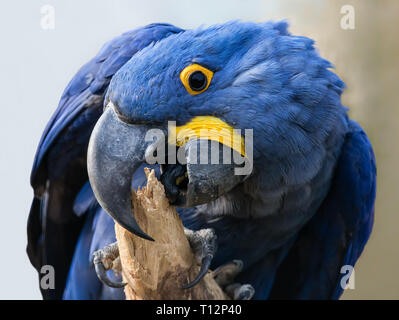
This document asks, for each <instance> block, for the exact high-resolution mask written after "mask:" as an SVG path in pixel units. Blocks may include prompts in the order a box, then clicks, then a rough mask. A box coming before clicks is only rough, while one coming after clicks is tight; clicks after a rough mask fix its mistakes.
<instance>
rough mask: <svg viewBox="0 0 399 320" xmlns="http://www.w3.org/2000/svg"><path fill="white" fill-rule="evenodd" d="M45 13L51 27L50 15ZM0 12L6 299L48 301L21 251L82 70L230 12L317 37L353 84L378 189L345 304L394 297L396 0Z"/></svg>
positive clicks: (56, 4)
mask: <svg viewBox="0 0 399 320" xmlns="http://www.w3.org/2000/svg"><path fill="white" fill-rule="evenodd" d="M48 5H49V6H50V7H49V6H48ZM348 5H349V6H351V7H349V9H348ZM343 6H346V7H343ZM49 8H50V11H51V10H53V13H54V21H53V22H54V23H52V22H51V21H46V20H43V19H44V18H43V14H44V13H45V12H47V13H48V10H49ZM351 8H353V9H354V16H353V15H352V16H351V17H348V16H347V15H348V14H351V11H352V9H351ZM341 10H342V12H341ZM0 17H1V18H0V39H1V40H0V41H1V50H0V70H1V74H2V77H0V90H1V106H0V110H1V120H2V121H1V125H0V137H1V139H0V195H1V196H0V197H1V198H0V199H1V210H2V212H1V214H2V220H1V223H0V250H1V257H2V258H1V263H0V299H40V298H41V295H40V293H39V287H38V281H37V273H36V271H35V270H34V269H33V267H32V266H31V264H30V262H29V260H28V258H27V255H26V253H25V247H26V241H27V240H26V221H27V217H28V212H29V208H30V204H31V200H32V196H33V193H32V190H31V188H30V185H29V175H30V169H31V165H32V162H33V157H34V154H35V150H36V147H37V144H38V142H39V139H40V136H41V133H42V131H43V129H44V127H45V125H46V123H47V121H48V120H49V118H50V116H51V114H52V113H53V111H54V109H55V108H56V106H57V104H58V100H59V98H60V96H61V94H62V91H63V90H64V88H65V86H66V85H67V83H68V82H69V80H70V79H71V78H72V77H73V75H74V74H75V73H76V71H77V70H78V69H79V68H80V67H81V66H82V65H83V64H84V63H85V62H87V61H88V60H89V59H91V58H92V57H93V56H94V55H95V54H96V53H97V51H98V50H99V49H100V47H101V46H102V44H103V43H104V42H106V41H107V40H109V39H111V38H113V37H115V36H117V35H119V34H120V33H122V32H124V31H127V30H129V29H132V28H136V27H139V26H142V25H145V24H148V23H152V22H169V23H172V24H175V25H177V26H179V27H182V28H194V27H197V26H199V25H203V24H204V25H210V24H215V23H223V22H226V21H228V20H232V19H241V20H251V21H257V22H260V21H266V20H271V19H272V20H281V19H287V20H288V21H289V23H290V25H291V27H290V31H291V32H292V33H294V34H297V35H305V36H308V37H311V38H313V39H315V40H316V46H317V47H318V49H319V51H320V53H321V55H322V56H323V57H324V58H326V59H328V60H330V61H331V62H332V63H333V64H334V65H335V66H336V72H337V74H338V75H339V76H340V77H341V78H342V79H343V80H344V81H345V82H346V84H347V87H348V88H347V90H346V91H345V93H344V95H343V102H344V104H345V105H346V106H348V107H349V108H350V115H351V117H352V118H353V119H355V120H357V121H358V122H359V123H360V124H361V125H362V126H363V128H364V129H365V130H366V132H367V133H368V135H369V137H370V140H371V142H372V144H373V147H374V151H375V153H376V158H377V172H378V186H377V202H376V217H375V227H374V231H373V233H372V235H371V238H370V241H369V243H368V245H367V246H366V248H365V250H364V253H363V255H362V256H361V258H360V260H359V261H358V263H357V264H356V267H355V289H354V290H346V291H345V293H344V295H343V297H342V299H398V298H399V276H398V270H399V250H398V244H399V232H398V229H397V226H398V223H399V212H398V211H399V204H398V202H396V200H397V199H396V196H398V191H399V170H398V169H397V165H398V164H399V150H398V141H399V125H398V120H397V118H396V117H397V116H399V105H398V98H397V95H398V92H399V90H398V89H399V88H398V83H399V79H398V72H399V37H398V36H397V31H398V30H399V1H397V0H381V1H375V0H357V1H356V0H331V1H329V0H301V1H299V0H284V1H283V0H276V1H256V0H252V1H246V2H244V1H239V0H226V1H214V0H210V1H209V0H201V1H193V0H190V1H183V0H181V1H178V0H175V1H171V0H167V1H165V0H157V1H154V0H152V1H143V0H141V1H133V0H112V1H111V0H86V1H78V0H69V1H62V0H58V1H57V0H47V1H41V0H40V1H39V0H25V1H21V0H2V1H1V4H0ZM348 18H349V19H351V18H354V20H353V19H352V20H350V21H349V20H347V19H348ZM353 28H354V29H353Z"/></svg>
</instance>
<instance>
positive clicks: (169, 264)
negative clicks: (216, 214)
mask: <svg viewBox="0 0 399 320" xmlns="http://www.w3.org/2000/svg"><path fill="white" fill-rule="evenodd" d="M145 174H146V176H147V186H146V187H144V188H143V189H142V190H138V191H137V192H134V191H133V192H132V199H133V208H134V216H135V218H136V220H137V223H138V224H139V226H140V227H141V228H142V230H143V231H144V232H145V233H147V234H148V235H150V236H151V237H153V238H154V239H155V242H153V241H148V240H144V239H142V238H139V237H137V236H134V235H132V234H131V233H130V232H129V231H127V230H126V229H124V228H123V227H121V226H120V225H118V224H117V223H115V233H116V238H117V241H118V246H119V254H120V259H121V264H122V275H123V280H124V281H125V282H127V283H128V284H127V285H126V287H125V295H126V299H128V300H144V299H146V300H147V299H148V300H151V299H173V300H182V299H198V300H200V299H201V300H202V299H228V298H227V297H226V295H225V294H224V292H223V291H222V289H221V288H220V287H219V286H218V284H217V283H216V282H215V280H214V279H213V276H212V274H211V272H210V271H209V272H208V274H207V275H206V276H205V277H204V278H203V279H202V280H201V282H200V283H199V284H198V285H196V286H194V287H193V288H191V289H182V288H181V287H182V286H183V285H184V284H187V283H189V282H190V280H193V279H194V277H195V276H196V275H197V274H198V271H199V266H198V265H197V263H196V260H195V258H194V254H193V253H192V251H191V248H190V244H189V242H188V240H187V238H186V236H185V234H184V228H183V224H182V222H181V220H180V218H179V216H178V214H177V213H176V210H175V208H174V207H173V206H171V205H170V204H169V202H168V200H167V198H166V196H165V190H164V187H163V185H162V184H161V183H160V182H159V181H158V180H157V179H156V177H155V173H154V171H153V170H152V171H150V170H148V169H147V168H146V169H145Z"/></svg>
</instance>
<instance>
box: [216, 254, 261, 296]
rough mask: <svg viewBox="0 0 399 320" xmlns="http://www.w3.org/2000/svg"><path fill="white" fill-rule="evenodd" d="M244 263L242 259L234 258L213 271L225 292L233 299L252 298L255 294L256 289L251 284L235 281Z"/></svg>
mask: <svg viewBox="0 0 399 320" xmlns="http://www.w3.org/2000/svg"><path fill="white" fill-rule="evenodd" d="M243 266H244V263H243V262H242V261H241V260H233V261H232V262H229V263H227V264H224V265H222V266H220V267H218V268H217V269H216V270H215V271H214V272H213V278H214V279H215V281H216V282H217V283H218V285H219V286H221V287H222V288H223V290H224V292H225V293H226V294H227V295H228V296H229V297H230V298H231V299H233V300H250V299H252V297H253V296H254V294H255V289H254V288H253V287H252V286H251V285H250V284H243V285H242V284H240V283H237V282H233V281H234V279H235V277H236V276H237V275H238V274H239V273H240V272H241V271H242V269H243Z"/></svg>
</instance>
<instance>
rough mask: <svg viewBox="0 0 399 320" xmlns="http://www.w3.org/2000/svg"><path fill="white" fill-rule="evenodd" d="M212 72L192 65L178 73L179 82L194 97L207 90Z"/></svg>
mask: <svg viewBox="0 0 399 320" xmlns="http://www.w3.org/2000/svg"><path fill="white" fill-rule="evenodd" d="M212 77H213V72H212V71H211V70H209V69H207V68H204V67H203V66H200V65H199V64H192V65H190V66H188V67H186V68H184V69H183V71H182V72H181V73H180V80H181V82H182V83H183V85H184V87H185V88H186V90H187V92H188V93H189V94H191V95H196V94H199V93H202V92H204V91H205V90H206V89H208V87H209V84H210V83H211V80H212Z"/></svg>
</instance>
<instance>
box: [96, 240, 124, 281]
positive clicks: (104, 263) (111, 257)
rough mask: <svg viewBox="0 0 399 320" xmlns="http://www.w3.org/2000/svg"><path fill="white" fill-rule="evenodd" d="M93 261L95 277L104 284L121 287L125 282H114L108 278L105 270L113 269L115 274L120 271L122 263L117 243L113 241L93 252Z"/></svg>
mask: <svg viewBox="0 0 399 320" xmlns="http://www.w3.org/2000/svg"><path fill="white" fill-rule="evenodd" d="M93 263H94V268H95V270H96V274H97V277H98V278H99V279H100V280H101V282H102V283H104V284H105V285H107V286H109V287H112V288H123V287H124V286H125V285H126V283H124V282H115V281H113V280H111V279H110V278H108V276H107V273H106V271H108V270H114V272H115V273H116V274H120V272H121V271H122V265H121V261H120V258H119V247H118V243H117V242H114V243H111V244H110V245H108V246H105V247H104V248H102V249H100V250H97V251H96V252H94V253H93Z"/></svg>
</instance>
